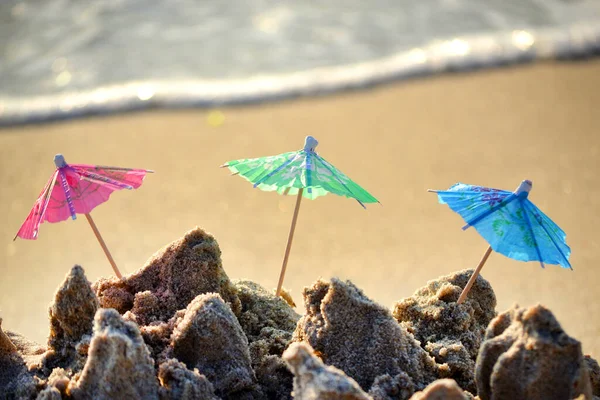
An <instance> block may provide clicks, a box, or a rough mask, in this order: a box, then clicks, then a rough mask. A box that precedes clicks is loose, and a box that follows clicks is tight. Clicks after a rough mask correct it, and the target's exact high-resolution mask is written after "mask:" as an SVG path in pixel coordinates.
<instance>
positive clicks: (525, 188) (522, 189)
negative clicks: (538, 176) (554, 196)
mask: <svg viewBox="0 0 600 400" xmlns="http://www.w3.org/2000/svg"><path fill="white" fill-rule="evenodd" d="M532 187H533V182H531V181H530V180H529V179H525V180H523V182H521V184H520V185H519V186H518V187H517V189H516V190H515V194H516V195H519V194H521V193H529V192H530V191H531V188H532Z"/></svg>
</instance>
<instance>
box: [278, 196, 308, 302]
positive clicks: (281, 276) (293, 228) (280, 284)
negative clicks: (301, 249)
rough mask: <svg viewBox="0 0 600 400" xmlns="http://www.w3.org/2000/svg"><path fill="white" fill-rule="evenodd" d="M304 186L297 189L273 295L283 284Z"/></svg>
mask: <svg viewBox="0 0 600 400" xmlns="http://www.w3.org/2000/svg"><path fill="white" fill-rule="evenodd" d="M303 191H304V188H300V190H298V197H297V198H296V208H294V216H293V218H292V226H291V227H290V234H289V236H288V241H287V246H286V248H285V255H284V256H283V265H282V266H281V273H280V274H279V282H278V283H277V291H276V292H275V296H279V295H280V294H281V287H282V286H283V278H284V276H285V269H286V267H287V262H288V258H289V256H290V250H291V249H292V240H294V231H295V230H296V221H297V220H298V211H300V201H301V200H302V192H303Z"/></svg>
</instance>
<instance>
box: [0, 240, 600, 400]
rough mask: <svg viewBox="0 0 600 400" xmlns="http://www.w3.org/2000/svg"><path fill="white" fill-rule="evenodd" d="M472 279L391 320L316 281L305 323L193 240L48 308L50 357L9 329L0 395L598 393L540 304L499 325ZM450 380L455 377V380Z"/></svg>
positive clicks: (433, 291)
mask: <svg viewBox="0 0 600 400" xmlns="http://www.w3.org/2000/svg"><path fill="white" fill-rule="evenodd" d="M470 273H471V271H460V272H457V273H455V274H452V275H448V276H443V277H440V278H438V279H435V280H432V281H430V282H428V283H427V285H426V286H425V287H423V288H421V289H419V290H417V291H416V292H415V294H414V295H413V296H411V297H408V298H406V299H403V300H401V301H399V302H398V303H397V304H396V305H395V306H394V308H393V312H391V311H390V310H388V309H387V308H385V307H382V306H381V305H379V304H376V303H375V302H373V301H372V300H370V299H369V298H367V297H366V296H365V295H364V293H363V292H362V291H361V290H360V289H359V288H357V287H356V286H355V285H354V284H353V283H352V282H349V281H342V280H340V279H337V278H332V279H331V280H318V281H316V282H315V283H314V284H313V285H312V286H310V287H307V288H305V290H304V292H303V300H304V308H305V312H304V315H303V316H300V315H298V314H297V313H296V312H295V311H294V310H293V309H292V307H291V306H290V303H292V304H293V302H292V300H291V299H290V298H287V299H283V298H278V297H275V296H274V295H273V293H272V292H270V291H268V290H266V289H265V288H263V287H261V286H260V285H258V284H257V283H254V282H251V281H246V280H239V281H235V282H231V281H230V280H229V278H228V277H227V275H226V273H225V271H224V270H223V267H222V264H221V258H220V250H219V246H218V244H217V242H216V240H215V239H214V237H212V236H211V235H209V234H207V233H206V232H204V231H203V230H201V229H199V228H196V229H194V230H192V231H190V232H188V233H187V234H186V235H185V236H184V237H183V238H181V239H179V240H177V241H175V242H173V243H171V244H170V245H168V246H166V247H165V248H163V249H162V250H161V251H159V252H157V253H156V254H155V255H154V256H153V257H152V258H151V259H150V260H149V261H148V262H147V263H146V265H145V266H144V267H143V268H141V269H140V270H138V271H137V272H135V273H134V274H132V275H129V276H127V277H125V278H124V279H123V280H118V279H116V278H111V279H100V280H99V281H97V282H95V283H94V284H93V285H90V283H89V282H88V281H87V279H86V277H85V274H84V270H83V268H81V267H80V266H75V267H73V268H72V269H71V271H70V272H69V273H68V274H67V276H66V278H65V280H64V282H63V283H62V284H61V286H60V287H59V289H58V290H57V292H56V296H55V299H54V301H53V303H52V304H51V306H50V333H49V338H48V345H47V347H43V346H38V345H36V344H35V343H32V342H30V341H28V340H27V339H26V338H23V337H22V336H20V335H17V334H15V333H12V332H9V331H3V330H2V320H1V319H0V398H10V399H23V400H25V399H27V400H31V399H38V400H42V399H45V400H65V399H73V400H78V399H100V400H102V399H156V400H175V399H183V400H192V399H207V400H217V399H224V400H228V399H241V400H266V399H278V400H279V399H291V398H292V397H293V398H296V399H302V400H312V399H315V400H317V399H330V400H337V399H339V400H370V399H371V400H409V399H412V400H434V399H450V400H454V399H456V400H465V399H473V398H474V395H475V394H478V395H479V399H480V400H488V399H489V400H498V399H506V398H508V399H511V400H513V399H525V400H529V399H531V400H533V399H544V400H548V399H549V400H552V399H571V398H575V397H577V396H579V395H581V396H583V397H582V398H586V399H588V398H590V399H591V398H592V397H591V396H592V393H593V394H595V395H600V378H599V377H600V367H599V366H598V363H597V362H596V361H595V360H594V359H592V358H591V357H589V356H586V357H584V356H583V355H582V353H581V345H580V343H579V342H578V341H577V340H575V339H573V338H571V337H569V336H568V335H567V334H566V333H565V332H564V331H563V330H562V328H561V327H560V325H559V324H558V322H557V321H556V319H555V318H554V316H553V315H552V313H551V312H550V311H549V310H547V309H546V308H544V307H543V306H534V307H531V308H529V309H520V308H514V309H512V310H509V311H507V312H505V313H502V314H500V315H498V316H496V311H495V306H496V298H495V295H494V292H493V290H492V288H491V286H490V285H489V283H488V282H487V281H485V280H484V279H483V278H482V277H479V278H478V279H477V281H476V283H475V285H474V287H473V290H472V291H471V294H470V296H469V297H468V300H467V301H466V302H465V303H463V304H461V305H458V304H456V300H457V298H458V295H459V293H460V291H461V290H462V287H464V285H465V284H466V281H467V279H468V277H469V275H470ZM448 378H452V379H448Z"/></svg>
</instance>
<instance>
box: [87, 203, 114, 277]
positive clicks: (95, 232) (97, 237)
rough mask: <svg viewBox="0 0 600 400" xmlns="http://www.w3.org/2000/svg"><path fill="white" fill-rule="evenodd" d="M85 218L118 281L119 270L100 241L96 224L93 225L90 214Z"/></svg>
mask: <svg viewBox="0 0 600 400" xmlns="http://www.w3.org/2000/svg"><path fill="white" fill-rule="evenodd" d="M85 217H86V218H87V220H88V222H89V223H90V226H91V227H92V230H93V231H94V235H96V239H98V242H99V243H100V246H101V247H102V250H104V254H106V258H108V262H110V265H112V268H113V270H114V271H115V274H116V275H117V277H118V278H119V279H123V275H121V272H120V271H119V268H117V264H116V263H115V260H114V259H113V258H112V256H111V255H110V251H108V247H106V243H104V239H102V236H101V235H100V231H98V228H97V227H96V224H95V223H94V220H93V219H92V216H91V215H90V214H85Z"/></svg>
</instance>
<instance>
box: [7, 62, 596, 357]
mask: <svg viewBox="0 0 600 400" xmlns="http://www.w3.org/2000/svg"><path fill="white" fill-rule="evenodd" d="M598 104H600V60H593V61H586V62H573V63H549V64H537V65H533V66H532V65H525V66H518V67H511V68H502V69H497V70H489V71H481V72H475V73H468V74H457V75H444V76H438V77H433V78H427V79H422V80H415V81H410V82H398V83H395V84H390V85H386V86H381V87H376V88H373V89H370V90H365V91H361V92H351V93H345V94H340V95H335V96H327V97H321V98H303V99H298V100H293V101H287V102H282V103H277V104H265V105H258V106H252V107H240V108H227V109H221V111H222V112H223V115H224V117H225V119H224V121H223V123H222V124H221V125H219V124H215V123H214V121H215V118H209V110H201V109H197V110H170V111H167V110H151V111H146V112H140V113H130V114H124V115H113V116H108V117H94V118H87V119H79V120H74V121H63V122H57V123H52V124H41V125H32V126H25V127H15V128H5V129H2V130H0V185H1V187H2V190H1V191H0V210H2V213H3V215H4V218H3V219H2V221H3V224H2V227H3V229H2V231H1V232H0V244H1V246H0V254H1V256H0V270H1V271H2V272H1V275H0V276H1V278H0V310H1V311H0V313H1V317H2V318H3V328H4V329H8V330H11V331H17V332H20V333H22V334H24V335H25V336H26V337H28V338H30V339H33V340H36V341H38V342H40V343H45V342H46V336H47V334H48V320H47V318H48V305H49V302H50V300H51V299H52V298H53V294H54V291H55V290H56V287H58V286H59V284H60V283H61V282H62V281H63V279H64V276H65V274H66V273H67V271H69V269H70V268H71V267H72V266H73V265H74V264H80V265H82V266H83V267H84V268H85V271H86V275H87V276H88V278H89V279H90V280H91V281H94V280H96V279H97V278H98V277H100V276H102V275H108V274H109V273H111V269H110V265H109V264H108V262H107V261H106V259H105V258H104V254H103V253H102V250H101V249H100V247H99V246H98V244H97V243H96V242H95V238H94V235H93V233H92V231H91V230H90V228H89V226H88V225H87V223H86V221H85V219H84V218H79V219H78V220H77V221H68V222H65V223H61V224H43V225H42V228H41V231H40V238H39V239H38V240H37V241H21V240H19V241H17V242H12V238H13V237H14V234H15V233H16V231H17V230H18V228H19V226H20V224H21V223H22V221H23V220H24V219H25V217H26V216H27V214H28V212H29V209H30V208H31V206H32V204H33V202H34V200H35V198H36V196H37V195H38V193H39V191H40V190H41V188H42V187H43V185H44V184H45V183H46V180H47V179H48V177H49V176H50V174H51V172H52V170H53V168H54V166H53V162H52V159H53V156H54V154H55V153H58V152H62V153H63V154H64V155H65V157H66V160H67V162H72V163H90V164H94V163H97V164H105V165H118V166H130V167H140V168H150V169H154V170H155V171H156V173H155V174H154V175H150V176H149V177H148V178H147V180H146V181H145V183H144V185H143V186H142V187H141V188H140V189H138V190H136V191H131V192H122V193H116V194H114V195H113V197H112V198H111V200H110V201H109V202H108V203H106V204H103V205H101V206H99V207H98V208H97V209H96V210H94V212H93V216H94V219H95V221H96V224H97V225H98V228H99V229H100V231H101V232H102V234H103V235H104V238H105V240H106V242H107V244H108V246H109V247H110V249H111V251H112V253H113V256H114V258H115V260H116V261H117V263H118V264H119V267H120V268H121V270H122V272H123V273H124V274H128V273H131V272H133V271H135V270H136V269H138V268H139V267H141V266H142V265H143V264H144V262H145V261H146V259H147V258H148V257H149V256H150V255H152V254H153V253H154V252H155V251H156V250H157V249H159V248H160V247H162V246H163V245H165V244H166V243H169V242H171V241H173V240H175V239H177V238H179V237H181V236H182V235H183V234H184V233H185V232H187V231H188V230H190V229H192V228H193V227H194V226H196V225H198V226H201V227H203V228H204V229H206V230H207V231H209V232H211V233H213V234H214V235H215V236H216V237H217V238H218V240H219V244H220V247H221V250H222V251H223V265H224V267H225V269H226V270H227V272H228V275H229V276H230V277H231V278H232V279H241V278H247V279H251V280H253V281H256V282H259V283H260V284H261V285H263V286H265V287H269V288H274V287H275V286H276V284H277V278H278V273H279V268H280V265H281V259H282V256H283V252H284V248H285V241H286V237H287V233H288V229H289V223H290V220H291V216H292V212H293V207H294V199H293V198H289V197H288V198H286V197H283V196H279V195H277V194H274V193H265V192H260V191H258V190H253V189H252V187H251V186H250V184H248V183H247V182H245V181H244V180H242V179H240V178H239V177H229V176H228V173H227V171H225V170H223V169H219V168H217V167H218V166H219V165H220V164H221V163H223V162H224V161H227V160H230V159H236V158H243V157H259V156H265V155H272V154H278V153H282V152H284V151H290V150H295V149H299V148H301V147H302V144H303V142H304V136H306V135H308V134H310V135H313V136H315V137H316V138H317V139H318V140H319V142H320V145H319V148H318V150H319V152H320V154H321V155H322V156H324V157H325V158H326V159H328V160H329V161H330V162H332V163H333V164H334V165H336V166H337V167H338V168H339V169H340V170H342V171H344V172H345V173H346V174H347V175H349V176H350V177H351V178H353V179H354V180H355V181H357V182H358V183H359V184H361V185H362V186H364V187H365V188H366V189H367V190H369V191H370V192H371V193H372V194H373V195H375V196H376V197H377V198H378V199H379V200H380V201H381V202H382V203H383V206H379V205H373V206H370V207H369V208H368V210H367V211H365V210H363V209H362V208H361V207H360V206H359V205H358V204H357V203H356V202H354V201H351V200H348V199H343V198H339V197H337V196H333V195H330V196H326V197H324V198H319V199H317V200H315V201H312V202H311V201H303V203H302V207H301V210H300V217H299V221H298V225H297V230H296V236H295V242H294V246H293V248H292V253H291V257H290V262H289V265H288V272H287V276H286V281H285V286H286V287H287V288H288V289H290V291H291V294H292V297H293V298H294V299H295V301H296V304H298V306H299V307H298V308H297V311H299V312H301V311H302V305H301V301H300V300H301V291H302V288H303V287H304V286H307V285H310V284H312V283H313V282H314V281H315V280H316V279H317V278H319V277H323V278H325V279H329V278H330V277H332V276H338V277H340V278H341V279H351V280H352V281H353V282H355V283H356V284H357V285H359V286H360V287H361V288H362V289H363V290H364V292H365V294H366V295H368V296H369V297H370V298H372V299H374V300H376V301H377V302H379V303H381V304H383V305H386V306H388V307H391V306H392V305H393V303H394V302H396V301H398V300H400V299H401V298H403V297H407V296H409V295H411V294H412V293H413V292H414V291H415V290H416V289H418V288H419V287H422V286H423V285H424V284H425V282H426V281H427V280H430V279H434V278H436V277H438V276H439V275H443V274H448V273H450V272H452V271H456V270H460V269H464V268H473V267H474V266H475V265H476V264H477V262H478V261H479V258H480V257H481V255H482V254H483V252H484V251H485V249H486V247H487V244H486V243H485V242H484V241H483V239H482V238H480V237H479V236H478V234H477V233H476V232H475V231H473V230H471V231H467V232H462V231H461V230H460V227H461V226H462V220H461V219H460V217H459V216H457V215H456V214H454V213H453V212H451V211H450V210H448V209H447V207H445V206H441V205H438V204H437V200H436V198H435V196H434V195H433V194H430V193H426V189H428V188H435V189H443V188H446V187H448V186H450V185H451V184H453V183H455V182H457V181H463V182H467V183H473V184H482V185H487V186H492V187H498V188H503V189H508V190H512V189H514V188H515V187H516V186H517V185H518V183H519V182H520V181H521V180H522V179H525V178H528V179H531V180H533V184H534V188H533V191H532V193H531V195H530V199H531V200H532V201H533V202H534V203H536V204H537V205H538V206H539V207H540V208H541V209H542V210H543V211H544V212H546V213H547V214H548V215H549V216H550V217H551V218H553V219H554V220H555V222H557V223H558V224H559V225H560V226H561V227H562V228H563V229H564V230H565V231H566V232H567V241H568V243H569V244H570V246H571V248H572V251H573V254H572V257H571V262H572V264H573V267H574V271H569V270H562V269H560V268H559V267H556V266H548V267H547V268H546V270H542V269H541V268H540V267H539V265H538V264H535V263H529V264H525V263H522V262H517V261H514V260H510V259H507V258H505V257H504V256H501V255H498V254H492V256H491V257H490V259H489V260H488V264H487V265H486V266H485V268H484V269H483V271H482V275H483V276H484V277H485V278H486V279H487V280H488V281H489V282H490V283H491V284H492V286H493V287H494V290H495V292H496V296H497V298H498V306H497V310H500V311H503V310H506V309H507V308H509V307H510V306H512V304H513V303H518V304H519V305H520V306H523V307H529V306H532V305H534V304H536V303H538V302H540V303H542V304H544V305H545V306H546V307H548V308H549V309H551V310H552V312H553V313H554V314H555V316H556V318H557V319H558V321H559V322H560V323H561V324H562V326H563V328H564V329H565V330H566V331H567V332H568V333H569V335H571V336H572V337H574V338H576V339H578V340H580V341H581V342H582V343H583V351H584V354H590V353H591V354H592V355H593V356H594V357H596V358H598V357H599V356H600V302H599V301H598V284H599V283H600V280H599V277H600V271H599V270H598V269H597V260H598V254H599V252H600V233H599V232H600V230H599V229H598V226H599V225H600V212H599V211H600V178H599V177H598V171H600V161H599V160H600V135H599V132H598V129H599V126H598V121H599V117H598ZM217 119H218V118H217ZM209 121H211V123H209ZM215 125H217V126H215Z"/></svg>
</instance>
